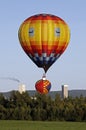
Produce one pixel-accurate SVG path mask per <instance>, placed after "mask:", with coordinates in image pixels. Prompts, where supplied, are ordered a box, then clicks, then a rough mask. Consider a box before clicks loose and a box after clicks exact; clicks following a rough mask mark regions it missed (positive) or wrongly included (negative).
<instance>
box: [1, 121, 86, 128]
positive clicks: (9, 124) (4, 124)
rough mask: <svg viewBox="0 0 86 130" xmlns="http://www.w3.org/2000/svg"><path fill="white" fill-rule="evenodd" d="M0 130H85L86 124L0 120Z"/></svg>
mask: <svg viewBox="0 0 86 130" xmlns="http://www.w3.org/2000/svg"><path fill="white" fill-rule="evenodd" d="M0 130H86V123H85V122H84V123H82V122H41V121H34V122H33V121H8V120H3V121H2V120H0Z"/></svg>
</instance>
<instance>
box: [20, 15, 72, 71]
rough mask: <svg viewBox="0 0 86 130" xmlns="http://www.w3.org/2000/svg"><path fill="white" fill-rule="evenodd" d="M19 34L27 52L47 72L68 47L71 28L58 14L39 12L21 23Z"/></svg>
mask: <svg viewBox="0 0 86 130" xmlns="http://www.w3.org/2000/svg"><path fill="white" fill-rule="evenodd" d="M18 36H19V41H20V44H21V46H22V48H23V49H24V51H25V53H26V54H27V55H28V56H29V57H30V59H31V60H32V61H33V62H34V63H35V64H36V65H37V66H38V67H41V68H43V69H44V71H45V73H46V72H47V70H48V69H49V67H50V66H51V65H52V64H53V63H54V62H55V61H56V60H57V59H58V58H59V57H60V56H61V55H62V53H63V52H64V51H65V49H66V48H67V46H68V43H69V40H70V29H69V27H68V25H67V24H66V22H65V21H64V20H63V19H61V18H60V17H58V16H55V15H51V14H37V15H34V16H31V17H29V18H27V19H26V20H25V21H24V22H23V23H22V24H21V26H20V28H19V31H18Z"/></svg>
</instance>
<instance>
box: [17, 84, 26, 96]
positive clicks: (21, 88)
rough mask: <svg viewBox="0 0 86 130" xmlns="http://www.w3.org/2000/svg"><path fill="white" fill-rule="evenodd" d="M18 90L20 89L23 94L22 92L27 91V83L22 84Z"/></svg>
mask: <svg viewBox="0 0 86 130" xmlns="http://www.w3.org/2000/svg"><path fill="white" fill-rule="evenodd" d="M18 91H19V92H20V93H21V94H22V93H23V92H25V91H26V86H25V84H20V85H19V89H18Z"/></svg>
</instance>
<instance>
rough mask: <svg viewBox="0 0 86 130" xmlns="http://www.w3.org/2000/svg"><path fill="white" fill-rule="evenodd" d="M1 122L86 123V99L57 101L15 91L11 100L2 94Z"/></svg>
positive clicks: (44, 96) (58, 98)
mask: <svg viewBox="0 0 86 130" xmlns="http://www.w3.org/2000/svg"><path fill="white" fill-rule="evenodd" d="M0 120H33V121H35V120H41V121H86V97H83V96H82V95H81V96H80V97H75V98H72V97H68V98H65V99H61V97H60V95H58V94H56V95H55V99H52V98H51V97H50V96H49V95H41V94H39V93H36V94H35V95H34V96H33V97H30V96H29V94H28V92H24V93H22V94H20V93H19V92H18V91H13V92H12V93H11V96H10V97H9V98H6V97H4V96H3V95H2V94H0Z"/></svg>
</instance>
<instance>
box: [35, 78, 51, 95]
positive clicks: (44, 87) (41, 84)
mask: <svg viewBox="0 0 86 130" xmlns="http://www.w3.org/2000/svg"><path fill="white" fill-rule="evenodd" d="M35 88H36V90H37V91H38V92H39V93H41V94H47V93H48V92H49V91H50V89H51V83H50V81H49V80H47V79H43V78H42V79H40V80H38V81H37V82H36V84H35Z"/></svg>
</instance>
